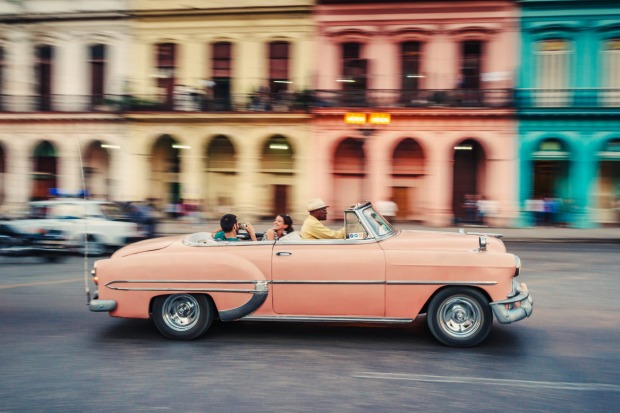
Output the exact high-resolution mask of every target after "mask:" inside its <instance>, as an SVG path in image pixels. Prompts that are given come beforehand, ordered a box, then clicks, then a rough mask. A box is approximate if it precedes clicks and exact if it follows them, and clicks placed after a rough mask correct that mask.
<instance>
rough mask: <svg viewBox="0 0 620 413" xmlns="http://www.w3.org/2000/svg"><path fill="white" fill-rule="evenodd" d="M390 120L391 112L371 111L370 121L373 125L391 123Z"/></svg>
mask: <svg viewBox="0 0 620 413" xmlns="http://www.w3.org/2000/svg"><path fill="white" fill-rule="evenodd" d="M390 121H391V118H390V114H389V113H371V114H370V115H369V116H368V123H370V124H372V125H389V124H390Z"/></svg>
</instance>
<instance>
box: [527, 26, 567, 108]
mask: <svg viewBox="0 0 620 413" xmlns="http://www.w3.org/2000/svg"><path fill="white" fill-rule="evenodd" d="M570 58H571V50H570V44H569V42H568V41H566V40H564V39H557V38H556V39H545V40H541V41H540V42H538V44H537V46H536V59H535V61H536V79H537V81H538V84H537V88H538V89H540V92H539V94H538V99H537V104H538V105H539V106H554V107H558V106H566V104H567V103H568V91H567V89H568V88H569V86H570V78H569V75H570V63H571V61H570Z"/></svg>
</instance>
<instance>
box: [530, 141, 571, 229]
mask: <svg viewBox="0 0 620 413" xmlns="http://www.w3.org/2000/svg"><path fill="white" fill-rule="evenodd" d="M532 162H533V167H532V172H533V173H532V194H531V197H530V199H531V200H535V202H534V203H530V205H534V206H533V207H530V208H529V209H537V210H539V212H541V213H539V214H536V213H535V214H534V215H535V221H536V222H537V223H538V224H542V223H546V224H559V223H562V222H568V221H569V217H568V216H567V213H568V210H569V209H570V203H571V201H572V200H571V194H570V192H569V190H570V182H569V177H570V175H569V174H570V152H569V151H568V149H567V148H566V145H565V144H564V142H562V141H561V140H559V139H555V138H550V139H545V140H543V141H541V142H540V143H539V144H538V147H537V148H536V151H535V152H534V153H533V154H532ZM541 201H542V202H541ZM548 202H551V203H550V204H547V206H546V207H545V204H546V203H548ZM545 208H546V209H548V210H549V212H550V213H547V214H545V213H544V209H545ZM541 209H542V210H543V211H540V210H541ZM533 212H535V211H533Z"/></svg>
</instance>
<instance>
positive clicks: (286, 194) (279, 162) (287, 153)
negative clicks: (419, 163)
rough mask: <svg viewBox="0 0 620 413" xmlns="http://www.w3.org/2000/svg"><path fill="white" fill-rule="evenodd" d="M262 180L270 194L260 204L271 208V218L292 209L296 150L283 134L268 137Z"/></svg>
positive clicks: (262, 158) (263, 156) (262, 165)
mask: <svg viewBox="0 0 620 413" xmlns="http://www.w3.org/2000/svg"><path fill="white" fill-rule="evenodd" d="M261 156H262V157H261V172H262V174H263V176H262V180H261V182H262V183H263V185H266V186H267V187H269V188H270V189H269V190H268V191H267V193H265V195H266V196H269V198H268V199H266V200H264V202H259V205H265V206H267V207H268V208H269V212H270V216H269V217H270V218H271V217H273V216H275V215H276V214H281V213H288V212H289V211H290V207H291V204H290V200H291V190H292V188H293V177H294V173H295V159H294V156H295V152H294V151H293V147H292V146H291V143H290V142H289V140H288V139H287V138H286V137H285V136H282V135H275V136H272V137H271V138H269V139H267V141H266V142H265V144H264V145H263V149H262V153H261Z"/></svg>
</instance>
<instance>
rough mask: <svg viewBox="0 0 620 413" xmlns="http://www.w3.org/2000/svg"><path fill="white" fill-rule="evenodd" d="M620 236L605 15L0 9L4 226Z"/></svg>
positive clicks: (597, 2)
mask: <svg viewBox="0 0 620 413" xmlns="http://www.w3.org/2000/svg"><path fill="white" fill-rule="evenodd" d="M83 190H86V193H87V194H88V196H89V197H91V198H97V199H108V200H112V201H118V202H129V201H149V202H151V203H152V204H154V205H155V206H156V207H157V209H158V210H159V211H161V213H162V214H167V215H168V216H170V217H181V216H185V215H189V214H194V215H199V216H200V218H201V219H202V218H206V219H213V218H217V217H219V216H221V215H222V214H223V213H226V212H234V213H236V214H237V215H240V216H243V217H244V219H264V218H268V217H269V218H270V217H273V216H274V215H275V214H277V213H280V212H288V213H290V214H292V215H293V216H294V217H296V220H298V221H300V220H301V219H302V217H303V216H304V215H305V206H306V204H307V202H308V200H309V199H310V198H314V197H321V198H323V199H324V200H325V201H326V202H327V203H329V204H330V205H331V206H332V208H331V209H330V218H332V219H334V218H339V217H341V216H342V210H343V209H344V208H345V207H348V206H349V205H351V204H353V203H356V202H358V201H360V200H363V199H368V200H371V201H374V202H379V201H386V200H389V199H392V200H393V201H394V202H395V203H396V204H397V206H398V208H397V212H396V219H398V220H401V221H416V222H419V223H422V224H424V225H429V226H446V225H451V224H454V223H461V222H469V223H477V224H485V225H491V226H504V227H510V226H513V227H524V226H532V225H558V226H569V227H576V228H593V227H600V226H608V225H617V224H618V223H619V221H620V212H619V208H620V4H618V2H617V1H613V0H609V1H603V0H587V1H586V0H582V1H579V0H553V1H552V0H521V1H508V0H489V1H483V0H472V1H465V0H463V1H440V0H438V1H434V0H426V1H346V0H342V1H332V0H323V1H310V0H270V1H268V2H266V1H262V0H238V1H234V2H233V1H225V0H209V1H203V0H182V1H172V0H170V1H168V0H158V1H147V0H89V1H85V0H83V1H72V0H56V1H49V0H0V215H2V216H6V217H14V216H16V215H18V214H19V212H20V211H22V210H23V209H24V205H25V204H26V203H27V202H28V201H31V200H40V199H47V198H51V197H55V196H59V195H77V194H79V193H81V192H82V191H83Z"/></svg>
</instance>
